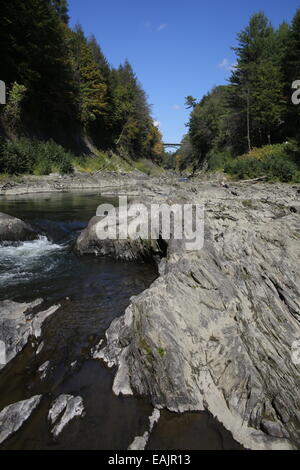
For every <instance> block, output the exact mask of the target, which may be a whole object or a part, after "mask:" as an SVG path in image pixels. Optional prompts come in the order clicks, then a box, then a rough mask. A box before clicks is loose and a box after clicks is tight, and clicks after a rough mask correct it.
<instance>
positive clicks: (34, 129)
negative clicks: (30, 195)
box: [0, 0, 162, 173]
mask: <svg viewBox="0 0 300 470" xmlns="http://www.w3.org/2000/svg"><path fill="white" fill-rule="evenodd" d="M68 20H69V18H68V5H67V1H66V0H26V2H24V1H23V0H11V1H7V2H2V6H1V28H0V47H1V51H0V53H1V76H0V79H1V80H3V81H4V82H5V83H6V86H7V104H6V105H5V106H1V108H0V135H1V138H2V140H1V145H0V172H8V173H9V172H11V173H16V172H24V171H27V172H32V171H35V169H36V167H37V166H38V165H40V167H39V168H40V171H41V172H42V173H43V172H48V171H50V169H51V164H50V165H48V164H47V162H48V160H47V158H48V157H47V158H46V160H47V162H46V163H45V158H44V157H43V156H42V155H41V154H43V153H44V154H45V153H46V154H47V155H48V156H49V155H50V154H51V155H53V152H54V153H55V152H56V153H57V155H56V157H55V156H54V157H52V158H54V161H53V162H52V163H54V164H55V159H56V160H57V161H60V160H61V159H62V158H63V159H65V160H66V161H69V154H68V153H67V152H68V151H71V152H73V153H75V154H77V155H82V154H85V153H90V152H91V151H95V149H98V150H104V151H105V150H110V151H114V152H117V153H119V154H124V155H126V156H127V157H128V158H130V159H143V158H147V159H148V158H154V157H155V156H156V155H157V154H159V153H160V152H161V149H162V147H161V135H160V133H159V131H158V129H157V128H156V127H155V126H154V124H153V119H152V117H151V110H150V106H149V104H148V102H147V98H146V95H145V92H144V91H143V89H142V87H141V85H140V83H139V82H138V79H137V77H136V75H135V73H134V71H133V70H132V67H131V65H130V63H129V62H128V61H127V60H126V61H125V62H124V63H123V64H122V65H120V66H119V67H118V68H113V67H111V66H110V65H109V62H108V60H107V59H106V57H105V56H104V54H103V52H102V50H101V47H100V46H99V45H98V44H97V41H96V39H95V37H93V36H92V37H88V38H87V37H85V35H84V33H83V30H82V28H81V27H80V25H78V26H76V28H75V29H74V30H72V29H71V28H70V27H69V26H68ZM28 139H34V145H35V150H36V149H38V150H39V153H40V155H41V156H40V161H39V162H37V161H36V156H33V155H31V153H30V151H29V147H30V141H29V140H28ZM50 139H51V142H50V143H49V142H48V147H45V146H43V145H42V144H41V141H42V142H45V141H49V140H50ZM56 144H61V146H63V148H62V147H60V146H58V145H56ZM49 145H50V147H51V149H50V148H49ZM64 152H65V154H64ZM16 154H17V157H16V158H15V160H17V161H15V166H12V163H11V162H12V160H13V158H12V156H16ZM63 154H64V157H62V155H63ZM49 158H50V157H49ZM21 163H22V164H23V167H21V168H19V166H18V165H19V164H21ZM50 163H51V162H50ZM67 167H68V165H67V164H66V165H65V168H67Z"/></svg>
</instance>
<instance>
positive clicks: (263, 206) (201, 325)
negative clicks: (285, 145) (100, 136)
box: [95, 181, 300, 449]
mask: <svg viewBox="0 0 300 470" xmlns="http://www.w3.org/2000/svg"><path fill="white" fill-rule="evenodd" d="M148 186H149V190H150V189H151V190H152V195H156V199H155V202H159V200H164V201H165V202H166V201H167V200H168V202H172V201H174V197H173V194H175V193H176V200H177V201H178V200H179V199H180V200H181V201H182V202H193V203H198V204H202V203H203V204H204V205H205V241H204V247H203V249H202V250H199V251H186V249H185V244H184V243H182V242H178V241H174V240H173V241H172V242H170V243H169V246H168V252H167V256H166V258H164V259H162V261H161V262H160V266H159V270H160V276H159V278H158V279H157V280H156V281H155V282H154V283H153V284H152V286H151V287H150V288H149V289H148V290H146V291H145V292H143V293H141V294H140V295H139V296H137V297H135V298H133V299H132V300H131V304H130V306H129V307H128V309H127V310H126V313H125V315H124V316H123V317H121V318H118V319H116V320H114V322H113V323H112V324H111V326H110V328H109V329H108V331H107V335H106V336H107V344H106V346H105V348H104V349H102V350H100V348H99V350H98V351H97V352H95V357H99V358H103V359H105V360H106V361H107V363H108V364H109V365H117V366H118V372H117V374H116V377H115V381H114V391H115V393H117V394H118V393H124V394H128V393H137V394H141V395H145V394H146V395H149V396H150V397H151V399H152V402H153V404H154V405H155V406H156V407H165V408H168V409H169V410H173V411H178V412H182V411H185V410H202V409H204V408H207V409H209V410H210V411H211V412H212V413H213V414H214V415H215V416H216V417H217V418H218V419H219V421H221V422H222V423H223V424H224V425H225V427H226V428H227V429H229V430H230V431H231V432H232V433H233V436H234V438H235V439H236V440H237V441H239V442H240V443H242V444H243V445H244V446H245V447H247V448H252V449H269V448H270V449H271V448H272V449H279V448H284V449H290V448H299V447H300V412H299V410H300V392H299V384H300V361H298V360H297V357H298V356H297V354H296V353H297V351H296V353H295V350H294V351H293V347H295V345H297V340H299V339H300V323H299V320H300V302H299V301H300V295H299V294H300V276H299V271H300V269H299V266H300V263H299V261H300V243H299V238H300V195H299V192H300V191H299V188H297V187H291V186H287V185H286V186H285V185H262V184H259V185H245V184H236V185H235V187H234V188H233V187H231V188H229V189H224V188H221V187H220V186H219V185H218V184H213V183H201V182H197V181H193V182H191V183H186V184H185V185H184V184H181V185H180V184H178V183H177V184H175V185H174V184H170V185H168V184H167V183H165V184H164V185H163V184H161V183H160V184H159V185H155V183H153V184H152V188H151V185H150V183H148ZM174 186H176V191H174V189H175V188H174ZM149 190H148V191H149ZM143 192H144V193H145V188H141V194H142V193H143ZM162 193H163V194H162ZM159 194H160V196H159ZM148 195H149V194H148ZM136 200H140V201H141V199H139V198H136ZM142 201H143V202H145V196H143V197H142Z"/></svg>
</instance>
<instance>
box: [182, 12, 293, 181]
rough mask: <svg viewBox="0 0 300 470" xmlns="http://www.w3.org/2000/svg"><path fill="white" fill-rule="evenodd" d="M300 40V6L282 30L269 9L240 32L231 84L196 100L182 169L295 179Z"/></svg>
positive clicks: (283, 24)
mask: <svg viewBox="0 0 300 470" xmlns="http://www.w3.org/2000/svg"><path fill="white" fill-rule="evenodd" d="M299 38H300V9H299V10H298V11H297V12H296V15H295V17H294V19H293V21H292V24H291V25H288V24H287V23H282V24H281V25H280V26H279V27H278V28H277V29H274V28H273V26H272V25H271V24H270V22H269V20H268V18H267V17H266V16H265V15H264V13H261V12H259V13H256V14H254V15H252V17H251V18H250V21H249V24H248V25H247V26H246V28H244V29H243V30H242V31H241V32H240V33H238V35H237V41H238V45H237V47H235V48H234V51H235V53H236V64H235V66H234V67H233V68H232V72H231V76H230V80H229V84H228V85H226V86H222V87H215V88H214V89H213V90H212V91H211V92H210V93H208V94H207V95H206V96H204V97H203V98H202V100H200V101H199V102H198V103H196V104H195V101H194V100H193V103H194V104H195V105H193V106H192V110H191V115H190V121H189V132H188V140H187V138H186V137H185V140H184V141H183V144H185V151H184V152H182V151H181V150H180V151H179V152H178V153H179V167H180V168H181V170H182V169H183V168H187V167H189V168H195V166H197V167H201V166H202V167H203V168H207V169H208V170H212V171H214V170H219V169H222V168H224V166H225V167H227V169H228V171H229V170H230V172H231V173H232V174H235V175H236V176H238V177H240V178H242V177H255V176H260V175H262V173H265V174H267V175H268V176H269V177H270V178H278V179H280V180H281V181H288V180H289V181H290V180H292V179H294V178H295V176H294V175H295V172H296V169H295V168H296V167H295V164H296V165H297V164H298V165H299V163H300V131H299V129H300V106H295V105H293V104H292V103H291V84H292V82H293V81H294V80H297V79H299V74H300V39H299ZM287 140H288V141H289V142H290V143H289V144H288V145H285V144H282V142H286V141H287ZM293 140H294V141H295V143H296V144H293V145H292V144H291V142H292V141H293ZM187 142H188V144H187ZM271 144H273V145H271ZM274 144H275V145H274ZM260 149H261V150H260ZM243 154H244V156H243V157H241V158H238V159H236V158H235V157H237V156H238V155H243ZM230 156H231V157H230ZM231 158H232V161H231ZM257 160H258V161H257ZM280 165H282V170H281V169H280Z"/></svg>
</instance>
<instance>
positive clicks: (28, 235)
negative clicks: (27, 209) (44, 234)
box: [0, 212, 39, 242]
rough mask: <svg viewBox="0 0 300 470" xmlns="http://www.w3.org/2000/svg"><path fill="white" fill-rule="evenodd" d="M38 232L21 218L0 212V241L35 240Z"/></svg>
mask: <svg viewBox="0 0 300 470" xmlns="http://www.w3.org/2000/svg"><path fill="white" fill-rule="evenodd" d="M38 237H39V234H38V233H37V232H36V231H35V230H34V229H33V227H31V225H29V224H27V223H26V222H23V220H21V219H18V218H17V217H13V216H11V215H8V214H4V213H3V212H0V241H13V242H18V241H28V240H35V239H37V238H38Z"/></svg>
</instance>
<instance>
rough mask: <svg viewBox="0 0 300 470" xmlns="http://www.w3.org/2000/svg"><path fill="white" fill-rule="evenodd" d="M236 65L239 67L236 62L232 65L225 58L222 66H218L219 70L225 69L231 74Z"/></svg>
mask: <svg viewBox="0 0 300 470" xmlns="http://www.w3.org/2000/svg"><path fill="white" fill-rule="evenodd" d="M236 65H237V64H236V62H234V63H233V64H231V63H230V62H229V60H228V59H226V58H225V59H223V60H222V62H221V63H220V64H218V67H219V69H224V70H228V71H229V72H231V71H232V70H233V69H234V68H235V67H236Z"/></svg>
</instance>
